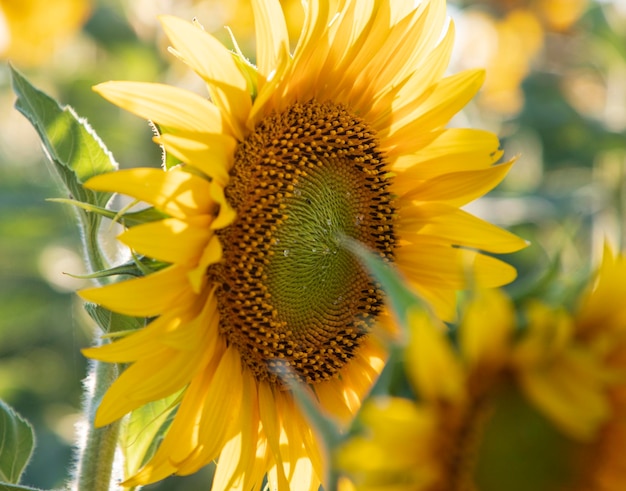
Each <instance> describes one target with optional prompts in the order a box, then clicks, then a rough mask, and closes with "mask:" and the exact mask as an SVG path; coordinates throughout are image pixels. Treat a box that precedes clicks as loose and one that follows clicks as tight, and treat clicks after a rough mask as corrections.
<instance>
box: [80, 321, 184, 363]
mask: <svg viewBox="0 0 626 491" xmlns="http://www.w3.org/2000/svg"><path fill="white" fill-rule="evenodd" d="M183 319H184V317H181V316H180V315H172V313H170V312H168V313H167V314H164V315H162V316H160V317H159V318H157V319H155V320H153V321H152V322H150V324H148V325H147V326H146V327H144V328H143V329H139V330H138V331H135V332H133V333H131V334H129V335H127V336H125V337H123V338H119V339H116V340H115V341H114V342H111V343H108V344H103V345H102V346H97V347H93V348H85V349H82V350H81V352H82V353H83V355H85V356H86V357H88V358H93V359H94V360H101V361H107V362H110V363H130V362H133V361H136V360H138V359H140V358H145V357H148V356H150V355H151V354H152V353H154V351H155V350H157V349H160V348H162V347H163V345H162V344H161V339H162V336H163V334H164V332H165V330H166V329H168V328H173V329H176V328H177V327H178V326H180V325H181V323H182V322H184V321H183Z"/></svg>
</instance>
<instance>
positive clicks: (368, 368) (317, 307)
mask: <svg viewBox="0 0 626 491" xmlns="http://www.w3.org/2000/svg"><path fill="white" fill-rule="evenodd" d="M252 7H253V12H254V17H255V26H256V30H257V53H256V65H252V64H251V63H250V62H249V61H247V60H246V59H244V58H243V55H241V53H238V52H236V53H233V52H231V51H229V50H228V49H227V48H225V47H224V46H222V45H221V44H220V43H219V42H218V41H217V40H216V39H215V38H214V37H213V36H212V35H211V34H209V33H207V32H205V31H204V30H203V29H202V28H200V27H199V25H197V24H192V23H189V22H186V21H183V20H180V19H177V18H175V17H170V16H164V17H162V18H161V21H162V23H163V27H164V29H165V32H166V34H167V35H168V37H169V38H170V40H171V42H172V45H173V49H172V52H173V53H174V54H175V55H176V56H177V57H178V58H179V59H181V60H182V61H183V62H185V63H187V64H188V65H189V66H190V67H191V69H193V70H194V71H195V72H196V73H197V74H198V75H199V76H200V77H201V78H202V79H203V80H204V81H205V82H206V84H207V88H208V93H209V96H210V98H209V99H208V100H207V99H206V98H203V97H201V96H199V95H196V94H193V93H191V92H188V91H184V90H181V89H177V88H174V87H170V86H166V85H162V84H154V83H141V82H108V83H104V84H101V85H99V86H97V87H96V91H97V92H99V93H100V94H102V95H103V96H104V97H106V98H107V99H109V100H110V101H112V102H114V103H116V104H118V105H120V106H121V107H123V108H125V109H127V110H129V111H131V112H133V113H135V114H137V115H139V116H141V117H143V118H146V119H149V120H151V121H154V122H155V123H156V124H157V125H158V126H159V128H160V129H161V133H160V134H159V135H158V136H157V137H155V141H156V142H157V143H158V144H160V145H162V147H163V148H164V149H165V151H166V152H167V153H168V154H169V155H170V156H171V157H173V158H174V159H177V161H178V162H179V163H180V165H177V166H174V167H173V168H170V169H168V170H166V171H165V172H164V171H161V170H157V169H132V170H126V171H120V172H117V173H113V174H109V175H104V176H98V177H96V178H94V179H92V180H90V181H89V183H88V187H90V188H91V189H95V190H109V191H115V192H119V193H124V194H128V195H130V196H132V197H134V198H137V199H139V200H142V201H145V202H147V203H149V204H150V205H152V206H153V207H155V208H156V209H158V210H159V211H160V212H161V213H163V214H165V218H162V219H159V220H155V221H152V222H150V223H144V224H141V225H136V226H133V227H131V228H129V229H128V230H126V231H125V232H124V233H123V234H122V235H121V236H120V240H121V241H122V242H123V243H124V244H126V245H127V246H128V247H130V248H131V249H132V250H133V251H134V252H135V253H136V254H138V255H143V256H147V257H150V258H154V259H157V260H159V261H161V262H162V263H163V264H165V267H163V268H162V269H160V270H159V271H157V272H154V273H152V274H149V275H146V276H144V277H141V278H137V279H133V280H129V281H124V282H119V283H115V284H112V285H107V286H105V287H102V288H94V289H89V290H85V291H83V292H81V295H82V296H83V297H84V298H86V299H88V300H90V301H93V302H95V303H98V304H101V305H103V306H105V307H107V308H109V309H111V310H114V311H116V312H121V313H124V314H128V315H134V316H146V317H151V318H153V320H152V321H151V322H150V323H149V324H148V326H147V327H146V328H144V329H142V330H140V331H138V332H135V333H132V334H130V335H128V336H125V337H123V338H122V339H118V340H116V341H115V342H113V343H111V344H109V345H106V346H103V347H99V348H94V349H90V350H86V354H87V355H88V356H91V357H94V358H98V359H101V360H105V361H109V362H125V363H129V364H130V365H129V368H127V369H126V371H125V372H124V373H123V374H122V375H121V377H120V378H119V379H118V380H117V381H116V382H115V383H114V384H113V386H112V387H111V389H110V390H109V392H108V393H107V395H106V396H105V397H104V399H103V401H102V405H101V407H100V409H99V412H98V416H97V423H98V424H106V423H108V422H110V421H113V420H115V419H117V418H119V417H121V416H122V415H124V414H125V413H127V412H129V411H132V410H133V409H135V408H137V407H140V406H142V405H144V404H147V403H150V402H151V401H155V400H158V399H161V398H165V397H167V396H169V395H171V394H173V393H176V392H177V391H181V392H180V393H181V396H180V405H179V408H178V413H177V416H176V418H175V419H174V422H173V423H172V427H171V429H170V430H169V432H168V433H167V436H166V437H165V439H164V440H163V442H162V444H161V446H160V447H159V450H158V451H157V453H156V454H155V456H154V457H153V458H152V459H151V460H150V461H149V462H148V463H147V464H146V465H145V466H144V467H143V468H142V469H141V470H140V471H139V472H138V473H137V474H136V475H135V476H134V477H132V478H131V479H130V480H129V481H127V484H128V485H137V484H145V483H149V482H154V481H156V480H158V479H161V478H163V477H165V476H167V475H169V474H171V473H174V472H176V473H180V474H188V473H191V472H194V471H195V470H197V469H198V468H199V467H201V466H202V465H205V464H206V463H208V462H210V461H212V460H214V459H216V458H218V459H219V462H220V463H219V465H218V469H217V473H216V483H218V484H217V486H218V489H221V488H220V486H222V487H225V488H226V487H228V486H231V485H234V484H237V485H239V486H243V487H245V488H249V487H251V488H253V489H258V488H259V487H260V486H261V483H262V481H263V475H264V474H266V473H268V479H269V480H270V483H271V484H272V485H274V484H276V485H277V486H278V487H279V488H281V489H282V488H284V489H287V487H288V486H289V483H291V484H292V486H296V488H297V489H300V487H302V488H303V489H317V486H318V484H319V482H320V481H322V480H323V479H324V476H325V474H324V466H323V464H322V461H323V459H322V456H321V454H320V448H321V447H320V445H319V441H317V436H316V435H315V433H314V432H313V431H312V430H311V428H310V427H309V426H308V425H307V424H306V423H305V421H304V417H303V415H302V414H301V412H300V409H299V408H298V406H297V405H296V403H295V401H294V399H293V396H292V394H291V392H290V391H289V390H288V386H289V384H290V383H291V382H293V381H294V380H297V381H299V382H302V383H304V384H305V386H307V387H308V389H309V390H310V392H311V394H312V396H313V398H314V400H316V402H317V403H319V405H320V406H321V407H322V408H323V409H324V410H326V411H328V412H329V413H330V414H331V415H332V416H333V417H335V418H337V419H339V420H340V421H343V422H344V423H345V422H347V421H348V420H349V419H350V418H351V417H352V415H353V414H354V413H355V412H356V411H357V409H358V407H359V405H360V403H361V400H362V398H363V396H364V395H365V394H366V393H367V391H368V390H369V389H370V387H371V385H372V383H373V381H374V380H375V378H376V377H377V375H378V374H379V373H380V370H381V369H382V366H383V362H384V359H385V356H386V355H385V350H384V349H383V347H382V345H381V342H380V337H381V333H385V332H393V331H394V330H395V326H394V325H393V322H392V321H391V320H390V319H391V317H390V316H388V315H386V308H385V305H384V295H383V292H382V291H381V290H380V288H379V286H378V285H377V284H376V283H375V282H373V281H372V280H371V279H370V278H369V276H368V275H367V273H366V272H365V271H364V270H363V269H362V267H361V266H360V264H359V263H358V262H357V260H356V259H355V258H354V257H353V256H352V255H351V254H350V253H349V252H348V251H347V250H346V249H345V248H344V247H343V246H342V244H343V243H344V242H345V239H346V238H349V239H351V240H355V241H358V242H360V243H362V244H364V245H365V246H366V247H367V248H369V249H370V250H372V251H373V252H374V253H375V254H376V255H377V256H378V257H379V258H381V259H382V260H383V261H385V262H387V263H394V264H395V265H396V266H397V267H398V268H399V269H400V270H401V271H402V272H403V273H404V274H405V276H406V278H407V280H408V281H409V283H410V285H411V288H412V289H413V291H414V292H416V293H417V294H419V295H420V296H422V297H424V298H425V299H426V300H427V301H428V302H429V303H430V304H431V305H432V307H433V309H434V310H435V311H436V312H437V313H438V315H440V316H441V317H443V318H446V319H450V318H452V317H453V312H454V308H455V307H454V303H455V302H454V299H455V294H456V292H457V291H458V290H459V289H463V288H465V287H467V286H470V285H471V286H479V287H491V286H497V285H500V284H504V283H507V282H509V281H511V280H513V278H514V277H515V270H514V269H513V268H511V267H510V266H508V265H507V264H505V263H503V262H501V261H500V260H497V259H495V258H494V257H492V256H489V255H486V254H483V252H492V253H506V252H513V251H516V250H518V249H520V248H522V247H524V246H525V245H526V244H525V242H524V241H523V240H521V239H519V238H517V237H515V236H514V235H512V234H510V233H508V232H505V231H503V230H500V229H499V228H497V227H494V226H492V225H490V224H487V223H485V222H484V221H482V220H480V219H478V218H476V217H474V216H472V215H470V214H469V213H467V212H465V211H462V210H461V209H460V207H461V206H463V205H464V204H466V203H467V202H469V201H471V200H473V199H475V198H477V197H479V196H481V195H483V194H484V193H486V192H487V191H488V190H490V189H491V188H493V187H494V186H495V185H497V183H498V182H500V180H501V179H503V178H504V176H505V175H506V173H507V171H508V169H509V168H510V166H511V164H512V162H507V163H503V164H498V161H499V160H500V158H501V157H502V151H501V150H500V149H499V143H498V140H497V138H496V137H495V136H494V135H492V134H490V133H488V132H485V131H479V130H471V129H459V128H455V129H449V128H447V127H446V125H447V123H448V122H449V120H450V119H451V118H452V117H453V116H454V114H455V113H457V112H458V111H459V110H460V109H461V108H462V107H463V106H464V105H465V104H466V103H467V102H468V101H469V100H470V99H471V98H472V96H473V95H474V94H475V93H476V91H477V90H478V88H479V87H480V84H481V83H482V80H483V78H484V76H483V73H482V71H478V70H473V71H468V72H463V73H460V74H457V75H453V76H448V77H446V76H444V73H445V70H446V65H447V62H448V59H449V57H450V53H451V49H452V41H453V35H454V29H453V25H452V23H451V22H450V21H448V20H447V18H446V13H445V12H446V11H445V3H444V2H443V1H441V0H429V1H424V2H421V3H419V4H418V5H413V3H412V2H396V1H388V0H387V1H381V2H366V1H362V0H352V1H348V2H339V5H336V4H335V2H329V1H325V0H315V1H311V2H307V3H306V5H305V8H306V20H305V22H304V27H303V31H302V34H301V36H300V38H299V40H298V43H297V44H296V48H295V50H294V52H293V53H290V52H289V48H288V47H289V46H290V42H289V38H288V35H287V30H286V27H285V20H284V16H283V13H282V11H281V7H280V4H279V2H278V0H265V1H261V0H254V1H253V2H252ZM164 360H167V362H165V363H164ZM285 377H286V378H287V379H288V380H285ZM137 387H142V390H137ZM131 392H132V395H130V393H131ZM216 401H221V402H220V403H216ZM223 401H229V404H231V405H232V404H239V403H240V404H241V407H242V408H243V409H242V413H241V415H234V414H232V411H231V410H230V409H228V407H227V405H226V403H225V402H223ZM207 442H210V443H207ZM296 483H298V484H296ZM299 483H306V484H302V485H300V484H299Z"/></svg>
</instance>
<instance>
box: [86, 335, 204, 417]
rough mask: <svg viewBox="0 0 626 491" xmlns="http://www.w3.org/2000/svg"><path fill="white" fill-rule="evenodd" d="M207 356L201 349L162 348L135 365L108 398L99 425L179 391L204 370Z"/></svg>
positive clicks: (116, 382) (99, 410) (99, 409)
mask: <svg viewBox="0 0 626 491" xmlns="http://www.w3.org/2000/svg"><path fill="white" fill-rule="evenodd" d="M198 348H201V346H198ZM203 357H204V353H203V351H202V350H201V349H196V350H193V351H185V352H181V351H177V350H172V349H162V350H160V351H156V352H154V353H153V354H152V355H151V356H149V357H147V358H142V359H140V360H138V361H137V362H135V363H133V364H132V365H131V366H130V367H128V368H127V369H126V370H124V372H123V373H122V374H121V375H120V376H119V377H118V379H117V380H116V381H115V382H114V383H113V385H111V387H110V388H109V390H107V392H106V394H105V395H104V398H103V399H102V402H101V403H100V407H99V408H98V412H97V415H96V421H95V424H96V426H98V427H100V426H105V425H107V424H109V423H112V422H113V421H115V420H117V419H119V418H121V417H122V416H123V415H124V414H126V413H128V412H130V411H132V410H133V409H137V408H138V407H140V406H143V405H144V404H147V403H148V402H151V401H156V400H159V399H162V398H164V397H167V396H169V395H171V394H173V393H175V392H177V391H178V390H180V389H181V388H182V387H184V386H185V385H187V384H188V383H189V382H190V380H191V378H192V377H193V375H194V374H195V373H196V372H197V371H198V370H199V369H201V368H202V366H203V365H200V362H201V360H202V358H203Z"/></svg>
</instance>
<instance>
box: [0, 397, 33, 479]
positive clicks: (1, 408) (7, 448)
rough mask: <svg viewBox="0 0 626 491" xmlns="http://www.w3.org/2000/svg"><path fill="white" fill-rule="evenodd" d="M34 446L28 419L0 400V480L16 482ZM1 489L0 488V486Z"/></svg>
mask: <svg viewBox="0 0 626 491" xmlns="http://www.w3.org/2000/svg"><path fill="white" fill-rule="evenodd" d="M34 448H35V433H34V432H33V428H32V426H31V425H30V423H29V422H28V421H26V420H25V419H24V418H22V417H21V416H20V415H19V414H17V413H16V412H15V411H14V410H13V408H11V407H10V406H9V405H7V404H6V403H4V402H3V401H1V400H0V481H3V484H2V485H4V486H6V484H17V483H18V482H19V481H20V477H21V475H22V473H23V472H24V469H25V468H26V465H27V464H28V462H29V460H30V458H31V456H32V454H33V450H34ZM0 489H1V488H0Z"/></svg>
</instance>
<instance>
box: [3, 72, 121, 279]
mask: <svg viewBox="0 0 626 491" xmlns="http://www.w3.org/2000/svg"><path fill="white" fill-rule="evenodd" d="M11 78H12V80H13V90H14V91H15V93H16V94H17V101H16V102H15V108H16V109H17V110H18V111H19V112H21V113H22V114H23V115H24V116H26V118H27V119H28V120H29V121H30V122H31V124H32V125H33V126H34V127H35V129H36V130H37V133H38V134H39V137H40V138H41V141H42V143H43V147H44V151H45V152H46V154H47V156H48V158H49V159H50V162H51V163H52V165H53V167H54V169H55V170H56V171H57V173H58V174H59V176H60V178H61V180H62V182H63V184H64V185H65V187H66V188H67V190H68V192H69V194H70V197H71V198H73V199H76V200H78V201H82V202H85V203H90V204H92V205H96V206H101V207H104V206H105V205H106V203H107V202H108V201H109V199H110V197H111V193H101V192H95V191H91V190H89V189H85V188H84V187H83V183H84V182H85V181H86V180H87V179H89V178H90V177H92V176H95V175H98V174H102V173H104V172H110V171H114V170H116V169H117V163H116V162H115V160H114V159H113V156H112V155H111V153H110V152H109V151H108V150H107V149H106V147H105V146H104V144H103V143H102V141H101V140H100V138H99V137H98V135H96V133H95V132H94V131H93V130H92V129H91V127H90V126H89V125H88V124H87V122H86V121H85V120H84V119H81V118H79V117H78V115H77V114H76V113H75V112H74V110H73V109H72V108H70V107H68V106H64V107H61V106H60V105H59V104H58V102H57V101H55V100H54V99H53V98H51V97H50V96H48V95H46V94H44V93H43V92H41V91H40V90H38V89H36V88H35V87H33V86H32V85H31V84H30V83H29V82H28V80H26V79H25V78H24V77H23V76H22V75H21V74H20V73H19V72H18V71H17V70H15V69H14V68H13V67H11ZM77 215H78V218H79V220H80V225H81V228H82V237H83V241H84V245H85V253H86V255H87V260H88V262H89V265H90V266H91V268H92V269H93V270H99V269H105V268H106V266H107V264H106V260H105V259H104V256H103V255H102V254H101V252H100V249H99V246H98V228H99V226H100V220H101V217H100V216H99V215H97V214H94V213H88V212H85V211H84V210H80V209H78V213H77Z"/></svg>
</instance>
